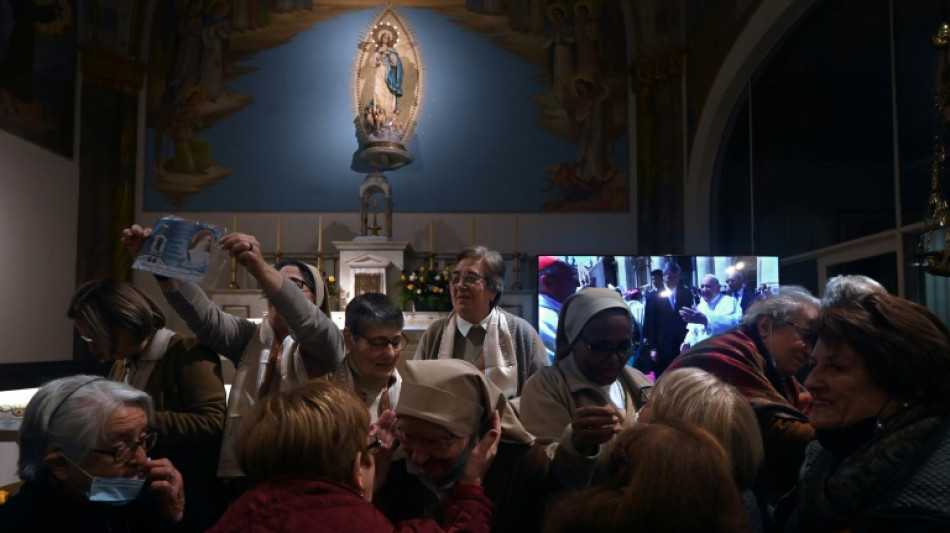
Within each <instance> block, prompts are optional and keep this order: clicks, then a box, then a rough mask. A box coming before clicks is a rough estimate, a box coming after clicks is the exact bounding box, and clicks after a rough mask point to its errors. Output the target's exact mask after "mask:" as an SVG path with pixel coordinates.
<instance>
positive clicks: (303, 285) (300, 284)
mask: <svg viewBox="0 0 950 533" xmlns="http://www.w3.org/2000/svg"><path fill="white" fill-rule="evenodd" d="M287 279H289V280H290V281H292V282H294V285H296V286H297V288H298V289H300V290H304V289H307V290H308V291H310V292H313V287H311V286H310V284H309V283H307V280H303V279H300V278H295V277H293V276H288V277H287Z"/></svg>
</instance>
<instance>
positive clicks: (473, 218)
mask: <svg viewBox="0 0 950 533" xmlns="http://www.w3.org/2000/svg"><path fill="white" fill-rule="evenodd" d="M472 246H475V215H472Z"/></svg>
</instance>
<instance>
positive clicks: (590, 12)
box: [574, 0, 600, 19]
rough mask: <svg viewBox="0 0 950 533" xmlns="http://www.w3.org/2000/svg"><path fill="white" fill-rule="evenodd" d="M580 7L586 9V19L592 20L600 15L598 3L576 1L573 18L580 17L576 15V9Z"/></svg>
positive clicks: (588, 0)
mask: <svg viewBox="0 0 950 533" xmlns="http://www.w3.org/2000/svg"><path fill="white" fill-rule="evenodd" d="M581 6H584V7H586V8H587V17H588V18H592V19H593V18H597V15H599V14H600V12H599V8H600V2H596V1H592V0H577V2H574V16H575V17H579V16H580V15H578V14H577V8H579V7H581Z"/></svg>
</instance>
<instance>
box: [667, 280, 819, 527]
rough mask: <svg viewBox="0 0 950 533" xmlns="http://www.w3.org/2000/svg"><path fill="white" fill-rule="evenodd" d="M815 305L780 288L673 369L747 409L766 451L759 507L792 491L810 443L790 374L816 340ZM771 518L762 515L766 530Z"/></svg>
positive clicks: (801, 292)
mask: <svg viewBox="0 0 950 533" xmlns="http://www.w3.org/2000/svg"><path fill="white" fill-rule="evenodd" d="M817 316H818V299H817V298H815V297H814V296H812V295H811V293H809V292H808V291H807V290H805V289H803V288H801V287H782V288H781V289H780V290H779V294H778V295H775V296H772V297H770V298H767V299H765V300H760V301H758V302H756V303H755V304H753V305H752V307H750V308H749V310H748V311H747V312H746V314H745V315H743V317H742V323H741V324H740V326H739V327H738V328H735V329H733V330H731V331H727V332H725V333H722V334H719V335H717V336H715V337H711V338H709V339H707V340H705V341H703V342H701V343H699V344H697V345H696V346H694V347H692V348H690V349H689V350H687V351H686V352H684V353H683V354H681V355H680V356H679V357H678V358H677V359H675V360H674V361H673V364H671V365H670V370H674V369H677V368H691V367H692V368H700V369H702V370H705V371H706V372H709V373H710V374H713V375H714V376H716V377H718V378H719V379H721V380H723V381H725V382H726V383H728V384H730V385H732V386H734V387H736V388H737V389H738V390H739V392H740V393H742V395H743V396H745V398H746V399H747V400H748V401H749V403H750V404H752V408H753V410H755V414H756V418H757V419H758V423H759V429H760V431H761V433H762V443H763V445H764V446H765V464H764V465H763V471H762V473H761V475H760V476H759V479H758V480H757V482H756V487H755V493H756V497H757V498H758V500H759V504H760V505H762V506H764V507H769V508H770V507H771V506H772V505H773V504H774V502H775V500H776V499H777V498H778V496H780V495H781V494H784V493H786V492H788V491H789V490H791V488H792V487H794V486H795V480H796V478H797V475H798V469H799V467H800V466H801V464H802V461H803V460H804V458H805V446H807V445H808V443H809V442H811V441H812V440H813V439H814V438H815V432H814V430H813V429H812V427H811V425H810V424H809V423H808V418H807V416H806V415H807V413H808V412H809V408H810V406H811V397H810V396H809V395H808V394H807V393H806V392H805V391H803V390H802V388H801V385H800V384H799V383H798V381H797V380H796V379H795V373H796V372H798V371H799V370H800V369H801V368H802V366H804V365H805V364H806V363H807V362H808V357H809V356H810V355H811V350H812V347H813V346H814V344H815V339H816V338H817V336H816V334H815V325H814V323H815V319H816V318H817ZM769 516H770V513H769V514H767V515H765V516H763V520H765V521H766V527H768V524H769V523H770V522H769Z"/></svg>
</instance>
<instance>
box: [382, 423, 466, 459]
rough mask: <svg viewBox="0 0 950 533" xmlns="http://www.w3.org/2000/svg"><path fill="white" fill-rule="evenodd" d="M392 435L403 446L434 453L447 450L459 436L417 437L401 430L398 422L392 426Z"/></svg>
mask: <svg viewBox="0 0 950 533" xmlns="http://www.w3.org/2000/svg"><path fill="white" fill-rule="evenodd" d="M393 435H395V437H396V440H398V441H399V443H400V444H401V445H403V446H408V447H410V448H419V449H422V450H425V451H428V452H434V453H445V452H447V451H448V450H449V448H451V447H452V444H453V443H455V441H457V440H459V439H460V438H461V437H456V436H447V437H421V438H417V437H413V436H412V435H409V434H408V433H406V432H405V431H403V430H402V428H401V427H399V425H398V424H397V425H396V426H395V427H393Z"/></svg>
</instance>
